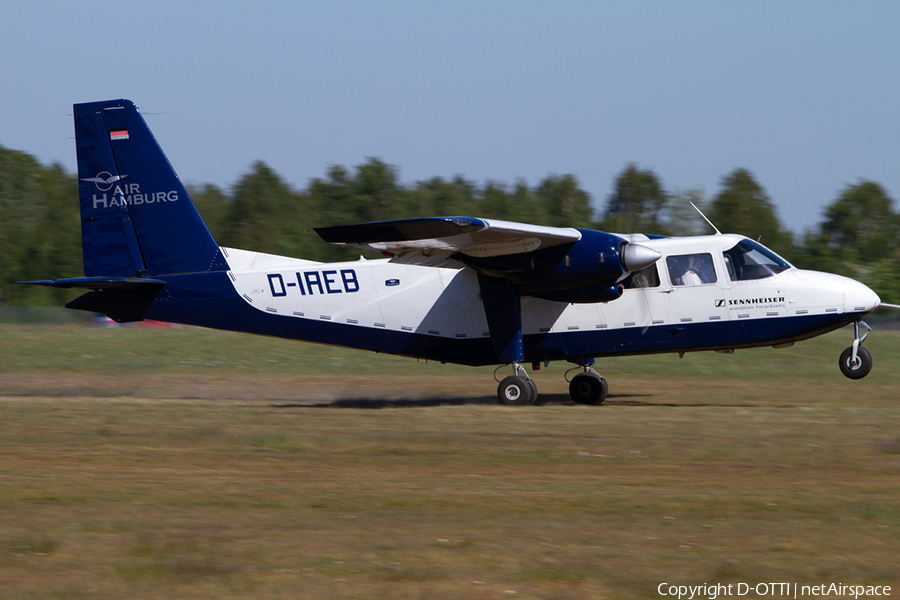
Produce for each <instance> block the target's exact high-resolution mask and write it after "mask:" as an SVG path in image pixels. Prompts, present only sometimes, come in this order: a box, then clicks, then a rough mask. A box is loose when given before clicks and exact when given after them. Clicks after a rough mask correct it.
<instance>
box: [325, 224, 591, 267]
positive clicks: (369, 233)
mask: <svg viewBox="0 0 900 600" xmlns="http://www.w3.org/2000/svg"><path fill="white" fill-rule="evenodd" d="M315 231H316V233H318V234H319V236H320V237H321V238H322V239H323V240H325V241H326V242H328V243H331V244H341V245H344V246H356V247H357V248H365V249H368V250H374V251H376V252H381V253H382V254H384V255H386V256H390V257H391V262H397V263H403V264H413V265H423V266H431V267H452V268H460V267H462V264H461V263H460V262H458V261H455V260H452V259H451V258H450V257H451V256H453V255H454V254H457V253H463V254H467V255H469V256H474V257H477V258H484V257H489V256H505V255H509V254H521V253H525V252H533V251H534V250H537V249H538V248H548V247H551V246H558V245H561V244H571V243H574V242H577V241H578V240H580V239H581V232H580V231H578V230H577V229H574V228H572V227H543V226H540V225H528V224H525V223H515V222H512V221H498V220H495V219H490V220H488V219H476V218H473V217H427V218H420V219H399V220H396V221H381V222H377V223H359V224H355V225H337V226H334V227H317V228H315Z"/></svg>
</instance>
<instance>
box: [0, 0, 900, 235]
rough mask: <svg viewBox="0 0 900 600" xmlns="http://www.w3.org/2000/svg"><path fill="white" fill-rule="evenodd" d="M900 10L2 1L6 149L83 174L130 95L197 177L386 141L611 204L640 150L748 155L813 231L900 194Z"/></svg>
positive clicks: (417, 159) (701, 169) (790, 213)
mask: <svg viewBox="0 0 900 600" xmlns="http://www.w3.org/2000/svg"><path fill="white" fill-rule="evenodd" d="M898 24H900V2H893V1H881V2H828V1H815V2H812V1H795V2H783V1H763V0H757V1H754V2H737V1H733V2H732V1H729V2H725V1H714V2H713V1H710V2H699V1H685V2H662V1H658V2H649V1H641V0H637V1H629V2H605V1H601V0H597V1H590V2H579V1H569V2H549V1H546V2H534V1H526V0H523V1H490V0H487V1H485V0H481V1H476V0H456V1H454V2H422V1H409V2H399V1H389V0H385V1H382V2H348V1H328V2H318V1H316V2H299V1H298V2H256V3H248V2H235V1H219V2H192V1H189V0H179V1H176V2H149V1H148V2H141V3H124V2H99V1H92V0H81V1H79V2H77V3H75V2H68V1H65V2H63V1H40V0H36V1H35V2H5V3H3V5H2V7H0V53H2V59H3V60H2V61H0V76H2V82H3V88H2V89H3V92H2V95H0V106H2V109H3V110H2V114H0V145H3V146H5V147H7V148H13V149H16V150H22V151H24V152H27V153H29V154H32V155H34V156H35V157H37V158H38V160H40V161H41V162H42V163H44V164H49V163H51V162H59V163H61V164H62V165H64V166H65V167H66V169H67V170H68V171H70V172H72V173H74V172H75V147H74V142H73V139H72V136H73V126H72V118H71V112H72V109H71V105H72V104H73V103H75V102H87V101H94V100H104V99H110V98H121V97H125V98H130V99H131V100H133V101H134V102H135V103H136V104H137V105H138V106H140V107H141V110H142V112H143V113H144V115H145V117H146V118H147V120H148V122H149V124H150V127H151V128H152V129H153V131H154V133H155V135H156V137H157V139H158V140H159V141H160V143H161V144H162V146H163V148H164V149H165V151H166V153H167V155H168V157H169V160H170V161H171V162H172V164H173V165H174V166H175V169H176V171H177V172H178V174H179V175H180V176H181V178H182V179H183V180H184V181H186V182H188V183H213V184H216V185H219V186H221V187H223V188H229V187H230V186H231V185H232V184H234V183H235V182H236V181H237V180H238V179H239V178H240V177H241V176H242V175H243V174H245V173H246V172H247V170H248V169H249V167H250V165H251V164H252V163H253V162H254V161H256V160H261V161H264V162H265V163H267V164H268V165H269V166H271V167H272V168H273V169H275V171H276V172H278V173H279V174H280V175H281V176H282V177H283V178H284V179H285V180H287V181H288V182H289V183H290V184H291V185H293V186H294V187H296V188H298V189H299V188H304V187H306V185H307V183H308V181H309V179H311V178H313V177H323V176H325V173H326V171H327V169H328V167H329V166H330V165H334V164H339V165H345V166H348V167H353V166H356V165H358V164H361V163H362V162H364V161H365V160H366V158H367V157H372V156H374V157H379V158H381V159H383V160H385V161H386V162H388V163H390V164H393V165H396V166H397V167H399V169H400V178H401V180H402V181H403V182H404V183H411V182H414V181H417V180H421V179H426V178H430V177H433V176H442V177H453V176H455V175H457V174H460V175H463V176H464V177H466V178H468V179H472V180H475V181H477V182H478V183H480V184H483V183H484V182H485V181H487V180H493V181H498V182H504V183H507V184H513V183H515V182H516V181H517V180H522V179H524V180H525V181H526V182H527V183H528V184H529V185H532V186H533V185H536V184H537V183H539V181H540V180H541V179H543V178H544V177H546V176H547V175H548V174H554V173H555V174H562V173H572V174H574V175H576V176H577V178H578V180H579V182H580V184H581V186H582V187H583V188H584V189H585V190H587V191H588V193H590V195H591V197H592V198H593V202H594V205H595V207H597V208H598V209H601V208H602V207H603V206H604V205H605V201H606V197H607V196H608V195H609V193H610V191H611V189H612V185H613V181H614V179H615V177H616V176H617V175H618V174H619V173H620V172H621V171H622V170H623V169H624V168H625V167H626V166H627V165H628V164H629V163H635V164H637V165H638V166H640V167H641V168H644V169H652V170H653V171H654V172H656V173H657V175H658V176H659V177H660V179H661V180H662V183H663V185H664V186H665V187H666V188H667V189H669V190H674V189H676V188H681V189H685V188H691V187H697V186H699V187H702V188H703V189H704V190H705V192H706V194H707V197H712V196H714V195H715V194H716V193H717V192H718V191H719V189H720V188H719V186H720V181H721V179H722V177H723V176H725V175H726V174H728V173H729V172H731V171H732V170H734V169H735V168H738V167H742V168H746V169H748V170H750V171H751V172H752V173H753V174H754V176H755V177H756V179H757V181H759V183H760V184H761V185H762V186H763V187H764V188H765V190H766V191H767V193H768V194H769V196H770V197H771V198H772V200H773V202H774V203H775V205H776V207H777V209H778V214H779V217H780V218H781V220H782V222H783V223H784V224H785V226H786V227H788V228H789V229H791V230H792V231H794V232H795V233H801V232H802V231H803V230H804V229H806V228H812V227H814V226H816V224H818V223H819V222H821V220H822V211H823V208H824V207H825V206H826V205H828V204H830V203H831V202H833V201H834V200H835V198H837V196H838V194H839V193H840V191H841V190H842V189H843V188H844V187H845V186H846V185H848V184H851V183H856V182H858V181H859V180H860V179H868V180H872V181H877V182H879V183H881V184H882V185H883V186H885V188H886V189H887V190H888V193H889V194H890V195H891V196H892V197H897V195H898V194H900V169H898V166H900V160H898V159H900V36H897V35H896V28H897V26H898ZM73 201H74V199H73ZM896 208H897V206H896V205H895V209H896ZM314 225H323V224H314Z"/></svg>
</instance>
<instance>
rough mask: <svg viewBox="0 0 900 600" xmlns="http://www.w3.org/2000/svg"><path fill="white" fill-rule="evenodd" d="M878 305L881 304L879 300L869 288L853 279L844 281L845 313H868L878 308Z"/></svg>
mask: <svg viewBox="0 0 900 600" xmlns="http://www.w3.org/2000/svg"><path fill="white" fill-rule="evenodd" d="M879 304H881V298H879V297H878V294H876V293H875V292H874V291H872V289H871V288H870V287H869V286H867V285H865V284H862V283H860V282H858V281H854V280H853V279H846V280H845V281H844V311H845V312H865V313H869V312H871V311H873V310H875V309H876V308H878V305H879Z"/></svg>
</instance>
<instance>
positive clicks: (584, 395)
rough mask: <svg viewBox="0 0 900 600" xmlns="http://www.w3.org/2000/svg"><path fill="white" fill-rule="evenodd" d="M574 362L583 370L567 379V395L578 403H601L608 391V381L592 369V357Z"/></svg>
mask: <svg viewBox="0 0 900 600" xmlns="http://www.w3.org/2000/svg"><path fill="white" fill-rule="evenodd" d="M576 364H577V365H578V366H580V367H583V368H584V372H583V373H579V374H578V375H576V376H575V377H573V378H572V380H571V381H569V395H570V396H571V397H572V400H574V401H575V402H577V403H578V404H602V403H603V401H604V400H606V395H607V394H608V393H609V383H607V382H606V379H605V378H604V377H603V376H602V375H601V374H600V373H598V372H597V371H595V370H594V359H593V358H589V359H586V360H581V361H578V362H577V363H576ZM575 368H576V369H577V368H578V367H575ZM572 370H574V369H572ZM567 374H568V373H567Z"/></svg>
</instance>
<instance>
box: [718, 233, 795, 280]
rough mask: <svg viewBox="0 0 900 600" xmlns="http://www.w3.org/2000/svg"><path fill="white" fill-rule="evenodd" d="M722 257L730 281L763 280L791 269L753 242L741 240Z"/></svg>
mask: <svg viewBox="0 0 900 600" xmlns="http://www.w3.org/2000/svg"><path fill="white" fill-rule="evenodd" d="M723 256H724V257H725V265H726V266H727V267H728V277H729V278H730V279H731V280H732V281H750V280H753V279H765V278H767V277H772V276H773V275H777V274H778V273H781V272H782V271H787V270H788V269H790V268H791V265H790V263H788V262H787V261H786V260H784V259H783V258H781V257H780V256H778V255H777V254H775V253H774V252H772V251H771V250H769V249H768V248H766V247H765V246H763V245H762V244H759V243H757V242H754V241H753V240H741V241H740V242H738V243H737V245H735V246H734V247H733V248H731V249H729V250H726V251H725V252H724V253H723Z"/></svg>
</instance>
